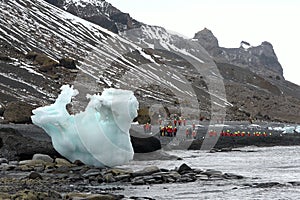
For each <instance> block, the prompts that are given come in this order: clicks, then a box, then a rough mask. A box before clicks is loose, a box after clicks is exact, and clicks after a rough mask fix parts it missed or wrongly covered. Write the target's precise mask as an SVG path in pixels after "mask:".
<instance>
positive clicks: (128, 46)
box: [0, 0, 300, 122]
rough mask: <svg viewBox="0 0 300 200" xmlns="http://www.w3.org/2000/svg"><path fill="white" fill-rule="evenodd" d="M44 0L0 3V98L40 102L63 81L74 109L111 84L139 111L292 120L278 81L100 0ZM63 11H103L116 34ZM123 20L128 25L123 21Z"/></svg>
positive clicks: (294, 111)
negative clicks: (130, 94) (74, 93)
mask: <svg viewBox="0 0 300 200" xmlns="http://www.w3.org/2000/svg"><path fill="white" fill-rule="evenodd" d="M47 1H48V2H50V3H52V4H54V5H56V6H54V5H52V4H49V3H48V2H46V1H43V0H17V1H13V0H6V1H2V2H0V10H1V12H0V79H1V81H0V93H1V96H0V102H2V103H4V104H5V103H7V102H11V101H16V100H17V101H25V102H28V103H30V104H43V105H45V104H48V103H50V102H53V101H54V99H55V97H56V96H57V94H58V92H59V88H60V86H61V85H63V84H67V83H68V84H73V85H75V87H76V88H77V89H79V90H80V92H81V93H80V94H81V95H79V96H78V97H77V98H76V100H75V101H74V106H73V107H74V109H75V111H76V108H77V109H79V110H80V109H82V108H83V105H84V103H86V98H85V95H86V93H94V92H101V91H102V90H103V88H104V87H116V88H124V89H130V90H133V91H135V95H136V96H137V98H138V100H139V102H140V104H141V108H142V109H141V110H143V109H144V108H145V110H146V114H145V115H149V113H148V110H149V112H150V115H152V116H155V114H157V113H163V114H166V113H168V112H181V113H182V114H183V115H184V116H187V117H189V118H195V119H196V118H198V117H199V116H204V117H206V118H208V119H211V120H213V121H219V120H220V119H221V118H223V117H224V116H225V114H227V116H226V118H227V119H228V120H233V119H234V120H246V119H248V118H249V117H252V118H255V117H256V118H259V119H267V120H279V121H294V122H299V121H300V119H299V114H298V113H300V100H299V99H300V96H299V95H298V94H300V93H298V92H299V91H300V90H299V87H297V86H295V85H293V84H291V83H288V82H286V81H285V80H284V79H281V80H277V79H276V78H275V77H272V78H270V77H268V76H267V77H266V76H260V75H257V74H256V73H253V72H252V71H253V69H250V68H248V67H245V66H236V63H226V62H220V61H224V60H217V59H215V57H213V56H212V55H210V54H211V52H210V49H207V47H206V45H205V44H201V42H199V40H195V39H192V40H189V39H184V38H181V37H179V36H177V35H173V34H170V33H169V32H168V31H166V30H165V29H164V28H162V27H157V26H148V25H146V24H143V23H139V22H137V21H136V20H134V19H131V18H130V16H129V15H128V14H124V13H122V12H121V11H119V10H118V9H116V8H114V7H112V6H111V5H110V4H108V3H107V2H105V1H103V0H100V1H92V0H91V1H89V2H90V4H88V3H84V2H86V1H79V0H78V1H75V0H68V1H67V0H51V1H50V0H47ZM93 5H94V6H93ZM60 8H62V9H60ZM70 8H72V9H71V10H70ZM68 9H69V11H70V12H73V11H74V12H73V13H74V14H76V15H78V16H81V17H83V18H86V19H88V20H90V21H93V20H91V19H90V18H88V17H89V16H92V15H93V16H94V15H99V16H105V17H106V18H107V20H108V21H110V22H111V24H114V25H115V27H117V31H115V32H118V33H119V34H115V33H113V32H111V31H109V30H107V29H105V28H103V27H101V26H99V25H97V24H95V23H92V22H88V21H86V20H84V19H82V18H79V17H77V16H74V15H72V14H70V13H68V12H66V11H65V10H68ZM72 10H73V11H72ZM75 11H76V12H75ZM115 15H120V16H121V17H120V18H118V17H115ZM126 16H127V17H126ZM128 17H129V18H128ZM123 18H124V19H126V20H127V21H126V20H124V21H123V20H122V19H123ZM128 20H129V21H128ZM100 21H101V20H100ZM130 21H132V23H133V26H130V25H129V26H128V23H129V22H130ZM123 22H124V23H123ZM98 24H99V23H98ZM100 24H101V23H100ZM129 24H130V23H129ZM101 25H103V24H101ZM103 26H104V27H106V25H103ZM106 28H109V27H106ZM109 29H111V28H109ZM111 30H112V31H114V30H115V29H114V28H112V29H111ZM202 45H203V46H204V47H205V48H206V49H205V48H203V47H202ZM206 50H207V51H208V52H207V51H206ZM66 63H68V64H66ZM75 64H76V67H75ZM250 70H251V71H250ZM276 73H279V74H280V71H279V72H276ZM268 105H270V106H268ZM147 119H148V118H147ZM153 119H154V118H153Z"/></svg>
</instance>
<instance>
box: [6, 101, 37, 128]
mask: <svg viewBox="0 0 300 200" xmlns="http://www.w3.org/2000/svg"><path fill="white" fill-rule="evenodd" d="M33 109H34V106H32V105H29V104H27V103H24V102H19V101H14V102H10V103H8V104H7V105H6V109H5V110H4V113H3V117H4V119H5V120H6V121H8V122H11V123H16V124H22V123H31V115H32V113H31V111H32V110H33Z"/></svg>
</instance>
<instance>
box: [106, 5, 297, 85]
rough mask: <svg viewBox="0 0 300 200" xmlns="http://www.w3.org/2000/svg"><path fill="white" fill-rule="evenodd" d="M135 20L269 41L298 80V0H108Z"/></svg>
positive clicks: (228, 38) (226, 39) (227, 41)
mask: <svg viewBox="0 0 300 200" xmlns="http://www.w3.org/2000/svg"><path fill="white" fill-rule="evenodd" d="M107 1H108V2H109V3H111V4H112V5H113V6H115V7H117V8H118V9H120V10H121V11H123V12H126V13H129V14H130V15H131V16H132V17H133V18H135V19H136V20H138V21H141V22H144V23H146V24H150V25H158V26H163V27H165V28H167V29H170V30H173V31H176V32H178V33H181V34H183V35H185V36H187V37H189V38H192V37H193V36H194V34H195V33H196V32H198V31H200V30H202V29H203V28H205V27H206V28H208V29H210V30H211V31H212V32H213V33H214V35H215V36H216V37H217V38H218V40H219V45H220V46H223V47H228V48H229V47H239V45H240V42H241V41H242V40H244V41H247V42H249V43H250V44H251V45H252V46H257V45H259V44H261V43H262V42H263V41H268V42H271V43H272V44H273V47H274V50H275V53H276V54H277V57H278V60H279V62H280V63H281V65H282V67H283V71H284V77H285V78H286V79H287V80H289V81H292V82H294V83H297V84H298V85H300V66H299V60H300V51H299V47H300V22H299V21H300V0H226V1H225V0H107Z"/></svg>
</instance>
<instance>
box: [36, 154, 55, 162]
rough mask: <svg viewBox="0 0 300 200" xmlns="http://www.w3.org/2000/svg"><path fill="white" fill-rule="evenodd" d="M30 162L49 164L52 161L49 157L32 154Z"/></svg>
mask: <svg viewBox="0 0 300 200" xmlns="http://www.w3.org/2000/svg"><path fill="white" fill-rule="evenodd" d="M32 160H42V161H45V162H49V163H52V162H53V159H52V158H51V157H50V156H48V155H45V154H40V153H38V154H34V155H33V157H32Z"/></svg>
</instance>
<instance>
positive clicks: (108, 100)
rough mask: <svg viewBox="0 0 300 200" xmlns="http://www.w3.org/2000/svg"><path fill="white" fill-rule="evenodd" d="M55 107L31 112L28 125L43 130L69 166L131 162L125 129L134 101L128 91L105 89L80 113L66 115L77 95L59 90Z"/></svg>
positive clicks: (66, 88)
mask: <svg viewBox="0 0 300 200" xmlns="http://www.w3.org/2000/svg"><path fill="white" fill-rule="evenodd" d="M61 90H62V91H61V94H60V95H59V96H58V98H57V99H56V101H55V103H53V104H51V105H49V106H45V107H39V108H37V109H35V110H33V111H32V113H33V116H32V117H31V118H32V122H33V123H34V124H36V125H37V126H39V127H41V128H43V129H44V130H45V131H46V132H47V134H48V135H49V136H50V137H51V139H52V144H53V147H54V148H55V149H56V150H57V151H58V152H59V153H60V154H61V155H62V156H64V157H66V158H67V159H69V160H70V161H71V162H74V161H75V160H80V161H82V162H83V163H85V164H87V165H93V166H98V167H113V166H117V165H122V164H125V163H127V162H129V161H130V160H132V159H133V154H134V152H133V148H132V144H131V141H130V135H129V129H130V126H131V122H132V120H133V119H134V118H135V117H136V116H137V109H138V101H137V99H136V97H135V96H134V94H133V92H132V91H127V90H121V89H113V88H110V89H105V90H104V91H103V93H102V95H101V96H100V95H87V98H89V99H90V101H89V103H88V105H87V107H86V109H85V111H84V112H80V113H78V114H75V115H70V114H69V113H68V111H67V109H66V105H67V104H68V103H70V102H71V100H72V97H73V96H76V95H77V94H78V91H77V90H75V89H73V87H72V86H69V85H64V86H62V87H61Z"/></svg>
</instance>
